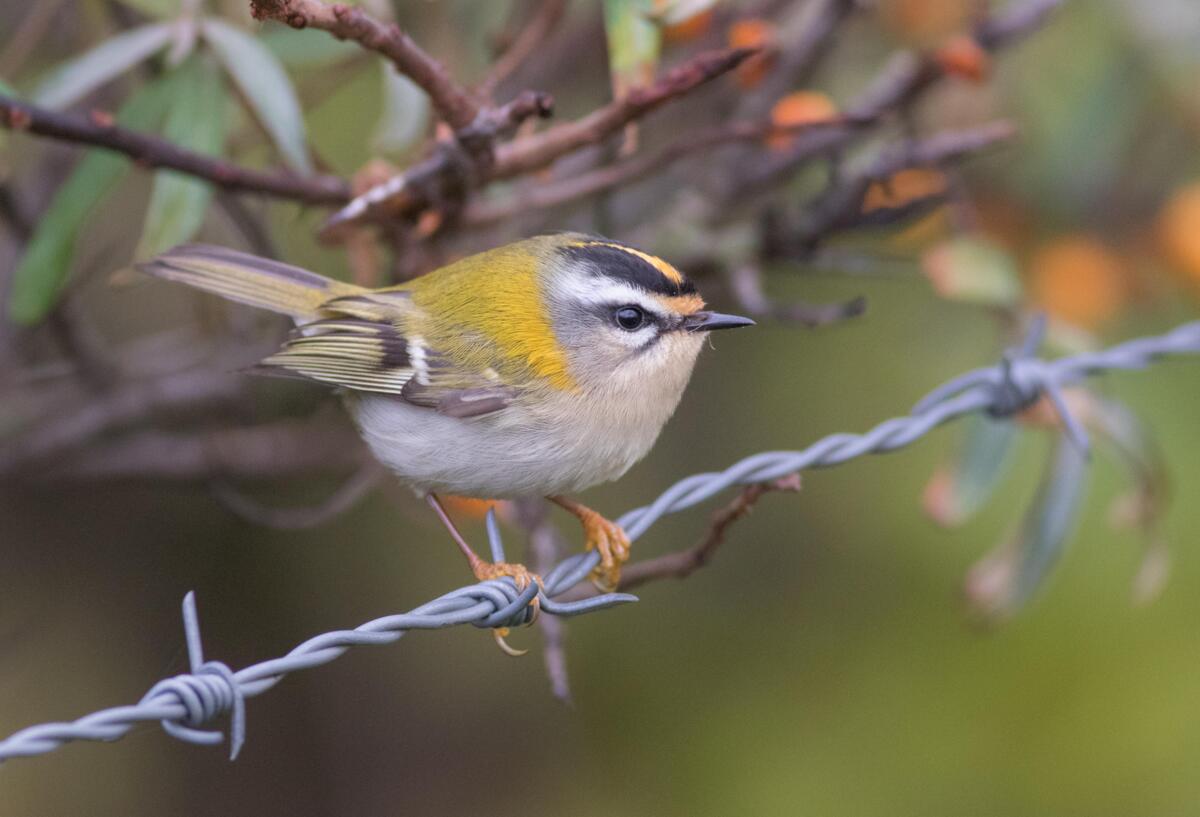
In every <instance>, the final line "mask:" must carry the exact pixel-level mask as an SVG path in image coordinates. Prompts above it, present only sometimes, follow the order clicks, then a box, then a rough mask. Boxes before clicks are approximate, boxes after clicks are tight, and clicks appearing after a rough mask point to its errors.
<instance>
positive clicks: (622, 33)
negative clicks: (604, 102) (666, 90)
mask: <svg viewBox="0 0 1200 817" xmlns="http://www.w3.org/2000/svg"><path fill="white" fill-rule="evenodd" d="M653 10H654V9H653V4H652V2H651V0H604V32H605V35H606V36H607V38H608V69H609V71H610V72H611V74H612V83H613V95H614V96H616V97H620V96H622V95H623V94H624V93H625V92H626V91H627V90H628V89H629V88H630V87H632V86H634V85H640V84H644V83H647V82H649V81H650V80H651V79H653V78H654V70H655V67H656V66H657V65H658V54H659V49H660V47H661V44H662V36H661V32H660V31H659V28H658V26H656V25H655V24H654V23H653V22H652V21H651V19H650V15H651V13H652V12H653Z"/></svg>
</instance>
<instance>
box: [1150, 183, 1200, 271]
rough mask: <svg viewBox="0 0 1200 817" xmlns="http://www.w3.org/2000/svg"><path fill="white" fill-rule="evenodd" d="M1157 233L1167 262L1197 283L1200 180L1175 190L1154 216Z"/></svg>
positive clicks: (1198, 269) (1199, 245) (1199, 268)
mask: <svg viewBox="0 0 1200 817" xmlns="http://www.w3.org/2000/svg"><path fill="white" fill-rule="evenodd" d="M1158 233H1159V238H1160V241H1161V243H1162V247H1163V250H1164V251H1165V252H1166V254H1167V258H1168V259H1169V260H1170V262H1171V263H1172V264H1174V265H1175V266H1177V267H1179V270H1180V272H1183V273H1184V274H1186V275H1187V276H1188V277H1189V278H1191V279H1192V280H1193V281H1195V282H1196V283H1197V284H1200V182H1192V183H1191V184H1189V185H1187V186H1186V187H1182V188H1180V189H1179V190H1177V191H1175V193H1174V195H1172V196H1171V198H1170V199H1169V200H1168V201H1167V203H1166V205H1165V206H1164V207H1163V209H1162V212H1161V213H1160V214H1159V216H1158Z"/></svg>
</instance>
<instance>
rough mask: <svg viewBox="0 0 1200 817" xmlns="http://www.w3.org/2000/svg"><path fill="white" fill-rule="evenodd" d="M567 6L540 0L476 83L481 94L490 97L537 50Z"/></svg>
mask: <svg viewBox="0 0 1200 817" xmlns="http://www.w3.org/2000/svg"><path fill="white" fill-rule="evenodd" d="M566 7H567V4H566V0H541V2H539V3H538V7H537V10H536V11H535V12H534V13H533V15H532V16H531V17H530V19H529V21H528V22H526V23H525V24H524V25H523V26H521V28H520V30H519V31H518V33H517V35H516V37H515V38H514V39H513V40H512V43H511V44H510V45H509V46H508V48H506V49H505V50H504V52H503V53H502V54H501V55H500V56H499V57H498V58H497V59H496V61H495V62H494V63H492V69H491V71H490V72H489V73H488V75H487V78H486V79H484V81H483V82H482V83H480V85H479V88H478V93H479V95H480V96H482V97H485V98H488V97H491V95H492V94H493V93H495V91H496V88H497V87H499V85H500V83H502V82H504V80H506V79H508V78H509V77H510V76H512V74H513V73H514V72H516V70H517V69H518V68H520V67H521V66H522V65H523V64H524V63H525V61H526V60H528V59H529V58H530V57H531V56H532V55H533V54H534V52H536V51H537V49H538V47H539V46H541V45H542V43H543V42H544V41H545V40H546V38H547V37H549V36H550V34H551V33H552V32H553V31H554V29H555V28H556V27H557V26H558V24H559V23H560V22H561V21H562V18H563V12H564V11H565V10H566Z"/></svg>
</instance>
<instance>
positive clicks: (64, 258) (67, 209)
mask: <svg viewBox="0 0 1200 817" xmlns="http://www.w3.org/2000/svg"><path fill="white" fill-rule="evenodd" d="M168 89H169V83H167V82H164V81H160V82H156V83H153V84H151V85H147V86H145V87H143V88H142V89H141V90H139V91H138V92H137V93H136V94H134V96H133V97H132V98H130V100H129V101H128V102H126V103H125V105H123V106H122V107H121V110H120V111H118V113H117V121H118V122H119V123H121V124H122V125H124V126H125V127H128V128H132V129H134V130H148V129H150V128H153V127H154V126H155V125H156V124H157V123H158V120H159V118H160V117H161V115H162V111H163V110H164V108H165V107H166V102H167V96H168V95H167V90H168ZM128 169H129V160H128V159H126V158H125V157H124V156H122V155H120V154H118V153H112V152H110V151H106V150H99V149H96V150H90V151H88V152H87V153H86V154H85V155H84V157H83V159H82V160H80V162H79V164H77V165H76V166H75V169H74V170H73V171H72V172H71V175H70V176H69V177H68V178H67V181H66V182H65V183H64V184H63V186H62V187H60V188H59V190H58V192H57V193H55V195H54V200H53V201H52V202H51V204H50V207H49V208H48V209H47V210H46V212H45V213H44V214H43V215H42V217H41V218H40V219H39V220H38V224H37V229H36V231H35V232H34V234H33V238H32V239H30V242H29V245H28V246H27V247H26V249H25V254H24V255H23V256H22V257H21V261H20V263H19V264H18V265H17V269H16V272H14V273H13V282H12V290H11V292H10V294H9V301H8V315H9V318H11V319H12V320H13V321H14V322H16V323H19V324H26V325H28V324H34V323H37V322H39V321H40V320H42V319H43V318H44V317H46V315H47V314H48V313H49V312H50V310H51V308H53V306H54V304H55V302H56V301H57V300H58V297H59V295H60V294H61V293H62V290H63V288H64V287H65V286H66V283H67V280H68V276H69V274H70V272H71V262H72V261H73V260H74V258H75V243H76V239H77V238H78V236H79V232H80V229H81V228H82V227H83V224H84V222H85V221H86V219H87V217H88V215H89V214H90V213H91V212H92V210H93V209H94V208H95V207H96V205H97V204H98V203H99V202H100V201H101V200H102V199H103V198H104V196H105V194H107V193H108V191H109V190H110V189H111V188H112V187H114V186H115V185H116V183H117V182H118V181H120V179H121V177H122V176H124V175H125V173H126V171H128Z"/></svg>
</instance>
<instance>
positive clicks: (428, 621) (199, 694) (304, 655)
mask: <svg viewBox="0 0 1200 817" xmlns="http://www.w3.org/2000/svg"><path fill="white" fill-rule="evenodd" d="M1044 330H1045V325H1044V321H1038V322H1035V324H1034V327H1033V329H1032V331H1031V332H1030V334H1029V337H1028V338H1027V339H1026V341H1025V342H1024V343H1023V344H1022V346H1021V347H1020V348H1018V349H1014V350H1011V351H1010V352H1008V353H1007V354H1006V355H1005V356H1004V359H1003V360H1002V361H1001V363H1000V364H999V365H997V366H989V367H985V368H981V369H976V370H975V371H972V372H968V373H967V374H965V375H962V376H960V377H956V378H954V379H952V380H950V381H949V382H947V383H945V384H944V385H942V386H940V387H938V388H937V389H934V390H933V391H932V392H930V393H929V394H928V395H927V396H926V397H925V398H923V399H922V400H921V401H920V402H918V403H917V404H916V406H915V407H914V408H913V410H912V413H910V414H909V415H906V416H904V417H894V418H892V419H890V420H885V421H884V422H882V423H880V424H879V425H877V426H875V427H874V428H872V429H871V430H869V431H867V432H865V433H862V434H832V435H830V436H828V437H825V438H823V439H821V440H819V441H817V442H816V443H814V444H813V445H811V446H809V447H808V448H805V449H803V450H800V451H768V452H765V453H762V454H755V455H754V456H751V457H747V458H745V459H743V460H740V461H738V462H736V463H734V464H733V465H731V466H729V467H728V468H726V469H725V470H723V471H715V472H711V473H704V474H695V475H693V476H690V477H687V478H685V479H682V480H680V481H679V482H677V483H675V484H674V485H672V486H670V487H669V488H667V490H665V491H664V492H663V493H662V494H661V495H660V496H659V497H658V498H657V499H655V500H654V501H653V502H652V503H650V504H649V505H646V506H643V507H641V508H636V509H634V510H632V511H629V512H628V513H626V514H625V515H624V516H622V517H621V518H620V519H619V520H618V522H619V524H620V525H621V526H622V527H624V528H625V530H626V532H627V533H628V535H629V537H630V539H636V538H638V537H640V536H642V535H643V534H645V532H646V531H647V530H648V529H649V528H650V527H651V526H652V525H653V524H654V523H655V522H657V521H658V520H659V519H660V518H662V517H663V516H664V515H666V514H668V513H676V512H678V511H682V510H686V509H687V508H690V507H692V506H694V505H696V504H698V503H700V502H703V501H704V500H706V499H708V498H710V497H712V496H713V495H714V494H717V493H719V492H721V491H723V490H725V489H727V488H730V487H732V486H735V485H748V484H754V483H761V482H767V481H770V480H773V479H777V478H779V477H782V476H785V475H787V474H790V473H793V472H796V471H799V470H802V469H805V468H817V467H828V466H831V465H837V464H839V463H843V462H846V461H847V460H850V459H854V458H855V457H861V456H864V455H866V454H880V453H886V452H889V451H894V450H896V449H898V448H903V447H905V446H907V445H909V444H910V443H912V442H914V441H915V440H917V439H919V438H921V437H923V436H924V435H925V434H927V433H929V432H930V431H931V430H933V429H934V428H936V427H938V426H940V425H941V424H942V423H945V422H948V421H950V420H952V419H955V418H958V417H962V416H963V415H965V414H970V413H973V412H981V411H982V412H987V413H988V414H990V415H992V416H995V417H1009V416H1011V415H1013V414H1015V413H1017V412H1018V411H1020V410H1022V409H1024V408H1026V407H1028V406H1029V405H1031V404H1032V403H1033V402H1034V401H1036V400H1037V399H1038V398H1039V397H1041V396H1042V395H1046V396H1047V397H1048V398H1049V399H1050V400H1051V402H1052V403H1053V405H1054V406H1055V408H1056V410H1057V411H1058V413H1059V416H1060V418H1061V420H1062V422H1063V424H1064V426H1065V427H1066V428H1067V429H1068V432H1069V433H1070V434H1071V436H1072V438H1073V439H1074V440H1075V442H1076V443H1077V444H1078V445H1080V446H1081V447H1082V448H1084V449H1085V450H1086V447H1087V437H1086V434H1085V433H1084V432H1083V428H1082V426H1081V425H1080V424H1079V423H1078V421H1077V420H1076V419H1075V418H1074V417H1072V416H1071V414H1070V412H1069V411H1068V408H1067V404H1066V401H1065V400H1064V399H1063V396H1062V388H1063V387H1064V386H1069V385H1072V384H1075V383H1078V382H1080V381H1082V380H1084V379H1085V378H1087V377H1089V376H1092V375H1095V374H1099V373H1101V372H1106V371H1116V370H1129V369H1141V368H1144V367H1145V366H1147V365H1149V364H1150V363H1152V362H1153V361H1155V360H1157V359H1158V358H1161V357H1163V356H1166V355H1178V354H1186V353H1191V354H1195V353H1200V321H1194V322H1191V323H1187V324H1183V325H1181V326H1179V327H1177V328H1176V329H1174V330H1172V331H1171V332H1168V333H1166V334H1164V335H1158V336H1154V337H1144V338H1138V339H1136V340H1131V341H1128V342H1126V343H1122V344H1119V345H1117V346H1113V347H1110V348H1108V349H1105V350H1102V351H1098V352H1087V353H1084V354H1079V355H1074V356H1071V357H1064V358H1059V359H1058V360H1054V361H1049V362H1047V361H1042V360H1039V359H1037V358H1036V357H1034V352H1035V351H1036V348H1037V346H1038V345H1039V343H1040V341H1041V338H1042V335H1043V333H1044ZM487 523H488V539H489V543H490V545H491V549H492V555H493V558H494V559H495V560H497V561H504V546H503V542H502V541H501V538H500V530H499V527H498V525H497V524H496V520H495V516H494V514H491V513H489V515H488V520H487ZM598 561H599V555H598V554H597V553H596V552H594V551H593V552H588V553H580V554H576V555H574V556H570V557H568V558H566V559H564V560H563V561H562V562H560V563H559V564H558V565H556V566H555V567H554V568H553V569H552V570H550V571H549V572H548V573H547V574H546V575H545V576H544V578H543V582H544V589H543V588H539V587H538V585H537V584H536V583H533V584H531V585H529V586H528V587H527V588H525V589H524V590H523V591H518V589H517V586H516V584H515V583H514V582H513V581H512V580H511V579H508V578H505V579H499V580H490V581H486V582H481V583H479V584H475V585H471V586H468V587H461V588H459V589H457V590H452V591H450V592H449V593H446V594H445V595H443V596H440V597H438V598H436V599H434V600H432V601H430V602H427V603H425V604H423V605H421V606H419V607H416V608H414V609H413V610H410V611H409V612H407V613H401V614H398V615H390V616H384V617H382V618H377V619H374V620H372V621H368V622H366V623H364V624H360V625H359V626H358V627H355V628H354V629H352V630H337V631H334V632H329V633H323V634H321V635H318V636H315V637H313V638H310V639H309V640H307V641H305V642H303V643H302V644H300V645H298V646H297V647H295V648H293V649H292V650H291V652H289V653H287V654H286V655H284V656H282V657H280V658H273V659H269V660H267V661H262V662H260V663H258V664H253V665H251V666H248V667H245V668H244V669H241V670H238V671H236V672H234V671H233V670H231V669H230V668H229V667H228V666H226V665H225V664H223V663H221V662H219V661H205V660H204V656H203V650H202V648H201V642H200V629H199V621H198V617H197V615H196V607H195V598H194V596H193V594H191V593H188V595H187V596H185V598H184V602H183V618H184V633H185V637H186V639H187V645H188V656H189V662H190V665H191V671H190V672H189V673H184V674H182V675H177V676H175V677H173V678H167V679H164V680H161V681H159V682H158V683H156V684H155V685H154V686H152V687H151V688H150V690H149V691H148V692H147V693H146V695H145V696H144V697H143V698H142V699H141V701H139V702H138V703H137V704H134V705H132V706H117V707H113V708H110V709H104V710H101V711H99V712H95V713H92V714H90V715H86V716H84V717H82V718H79V719H78V720H76V721H73V722H62V723H46V724H40V725H37V726H31V727H28V728H26V729H22V730H21V731H19V732H16V733H14V734H12V735H11V736H9V737H8V738H6V739H5V740H3V741H0V762H2V761H4V760H7V759H10V758H14V757H28V756H32V755H40V754H45V753H48V752H51V751H54V750H55V749H57V748H58V747H59V746H62V745H63V744H64V743H68V742H70V741H76V740H100V741H113V740H117V739H119V738H121V737H123V736H124V735H125V734H127V733H128V732H129V731H130V730H131V729H133V727H134V726H136V725H138V724H140V723H148V722H154V721H157V722H159V723H160V724H161V725H162V726H163V728H164V730H165V731H167V733H168V734H170V735H172V736H173V737H176V738H178V739H180V740H184V741H187V742H190V743H197V744H216V743H220V742H222V741H223V740H224V739H225V738H224V735H223V734H222V733H221V732H217V731H210V730H205V729H202V728H201V727H202V726H204V725H205V724H208V723H210V722H212V721H213V720H216V719H217V718H219V717H221V716H223V715H229V716H230V727H229V732H230V736H229V740H230V757H231V759H232V758H234V757H236V756H237V753H238V751H239V749H240V748H241V745H242V743H243V741H244V740H245V733H246V715H245V701H246V699H247V698H253V697H255V696H257V695H261V694H262V693H264V692H266V691H267V690H269V689H271V688H272V687H273V686H275V685H276V684H277V683H279V682H280V681H281V680H282V679H283V678H284V676H286V675H287V674H289V673H292V672H296V671H299V670H303V669H309V668H311V667H316V666H320V665H322V664H327V663H329V662H330V661H333V660H334V659H336V658H338V657H339V656H341V655H342V654H343V653H345V652H346V651H347V650H348V649H350V648H351V647H357V646H368V645H382V644H390V643H393V642H395V641H397V640H399V639H400V638H401V637H402V636H403V635H404V634H405V633H406V632H408V631H409V630H432V629H440V628H443V627H454V626H458V625H462V624H472V625H474V626H476V627H506V626H518V625H522V624H527V623H529V622H530V621H531V620H532V617H533V615H534V607H533V606H532V605H533V601H534V598H535V597H536V598H537V600H538V606H540V608H541V610H542V611H544V612H546V613H549V614H551V615H560V616H572V615H581V614H584V613H589V612H594V611H596V610H601V609H605V608H608V607H612V606H614V605H618V604H624V603H627V602H631V601H636V600H637V599H636V597H634V596H631V595H628V594H624V593H609V594H606V595H600V596H594V597H592V598H588V599H583V600H580V601H574V602H556V601H555V600H554V597H555V596H558V595H561V594H562V593H564V592H565V591H566V590H568V589H570V588H571V587H574V586H575V585H577V584H579V583H580V582H582V581H584V580H585V579H586V578H587V576H588V574H589V572H590V571H591V570H592V568H594V567H595V566H596V564H597V563H598Z"/></svg>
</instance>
